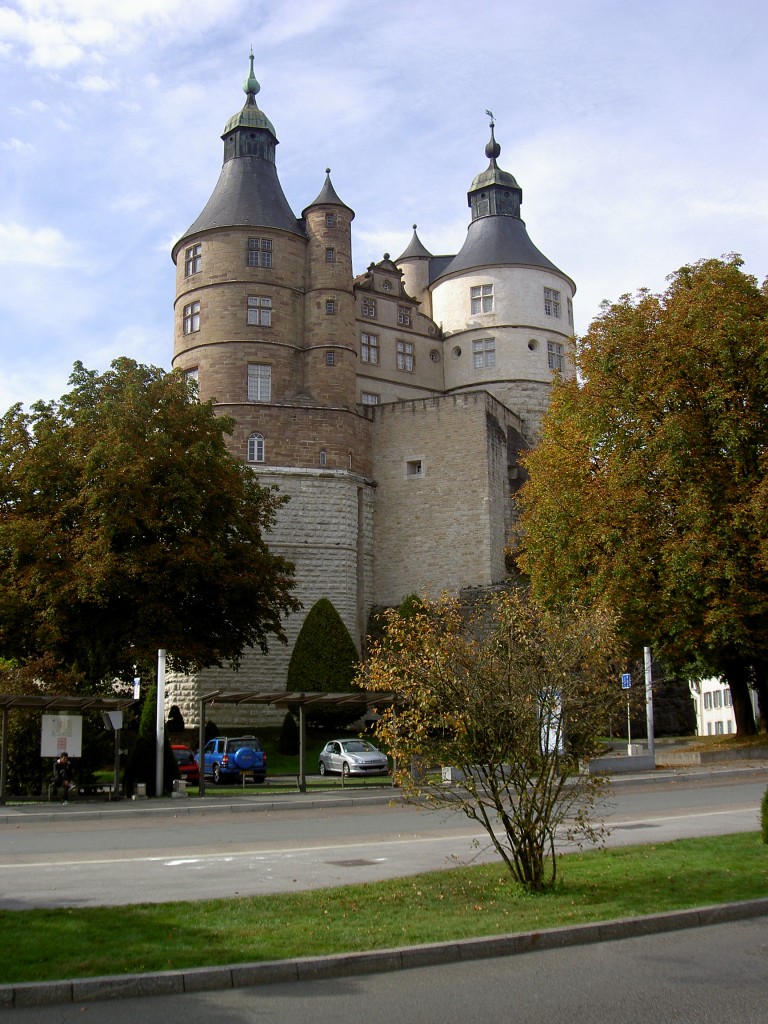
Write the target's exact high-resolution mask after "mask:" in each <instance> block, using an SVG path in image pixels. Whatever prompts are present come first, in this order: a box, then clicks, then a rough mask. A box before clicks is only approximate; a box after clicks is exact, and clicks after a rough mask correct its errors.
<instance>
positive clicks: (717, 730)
mask: <svg viewBox="0 0 768 1024" xmlns="http://www.w3.org/2000/svg"><path fill="white" fill-rule="evenodd" d="M715 735H717V736H722V735H723V723H722V722H715Z"/></svg>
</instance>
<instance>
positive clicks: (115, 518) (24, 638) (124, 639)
mask: <svg viewBox="0 0 768 1024" xmlns="http://www.w3.org/2000/svg"><path fill="white" fill-rule="evenodd" d="M70 384H71V386H72V390H71V391H69V393H68V394H66V395H64V397H63V398H61V400H60V401H58V402H39V403H37V404H36V405H34V406H33V407H32V409H31V410H30V411H29V412H26V411H24V410H23V408H22V407H21V406H18V405H17V406H14V407H13V408H11V409H10V410H9V411H8V412H7V413H6V414H5V415H4V416H3V417H2V419H1V420H0V574H1V575H2V580H3V587H2V592H0V655H2V656H4V657H6V658H11V659H13V660H14V662H15V663H16V664H19V665H24V664H28V663H31V662H34V661H36V660H38V659H45V661H46V663H47V664H48V666H49V668H48V675H50V674H51V673H54V672H55V671H56V670H57V669H58V670H61V671H62V672H70V673H71V672H75V673H76V675H77V676H78V678H79V679H80V680H81V682H82V684H83V685H88V686H92V687H93V686H97V685H98V684H99V683H100V682H101V681H102V680H105V679H113V678H116V677H117V678H125V679H130V678H132V676H133V674H134V669H133V666H134V665H136V664H144V665H153V664H154V661H155V658H156V652H157V650H158V648H165V649H167V650H168V652H169V656H170V658H171V661H172V663H173V664H174V666H176V667H179V668H181V669H185V670H193V669H196V668H200V667H203V666H205V665H219V664H222V663H224V662H225V661H227V662H235V663H236V662H237V661H238V659H239V658H240V656H241V655H242V653H243V651H244V650H245V649H246V648H248V647H252V646H258V647H260V648H262V649H266V647H267V642H268V639H270V638H275V639H280V640H283V639H284V634H283V627H282V618H283V616H284V615H286V614H287V613H289V612H291V611H293V610H295V609H296V608H297V606H298V605H297V602H296V601H295V599H294V598H293V596H292V594H291V590H292V588H293V586H294V583H293V567H292V566H291V564H290V563H289V562H287V561H285V560H284V559H283V558H281V557H279V556H277V555H274V554H273V553H272V552H270V550H269V548H268V546H267V542H266V535H267V533H268V532H269V530H270V529H271V527H272V526H273V523H274V520H275V515H276V512H277V509H278V507H279V505H280V504H281V499H280V497H279V496H277V495H276V494H275V493H274V491H272V490H270V489H266V488H264V487H262V486H261V485H260V484H259V483H258V480H257V479H256V477H255V476H254V474H253V472H252V471H251V470H250V469H249V468H248V467H247V466H245V465H244V464H241V463H239V462H238V461H237V460H236V459H234V458H233V457H232V456H231V455H230V454H229V453H228V451H227V449H226V446H225V443H224V436H225V434H226V433H228V432H230V431H231V429H232V421H231V420H228V419H226V418H223V417H217V416H215V415H214V412H213V407H212V405H211V404H210V403H206V404H202V403H199V402H198V401H197V400H196V398H195V395H194V393H193V390H192V388H193V385H189V384H187V383H186V382H185V380H184V378H183V377H182V376H181V375H180V374H178V373H170V374H169V373H166V372H165V371H163V370H161V369H157V368H155V367H149V366H142V365H140V364H138V363H136V362H134V361H133V360H130V359H119V360H117V361H115V362H114V363H113V364H112V366H111V368H110V369H109V370H108V371H107V372H106V373H102V374H99V373H97V372H95V371H91V370H87V369H85V368H84V367H83V366H82V364H80V363H77V364H75V368H74V372H73V374H72V377H71V378H70ZM46 678H47V676H46Z"/></svg>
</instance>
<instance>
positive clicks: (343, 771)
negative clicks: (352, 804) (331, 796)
mask: <svg viewBox="0 0 768 1024" xmlns="http://www.w3.org/2000/svg"><path fill="white" fill-rule="evenodd" d="M341 774H342V775H343V776H344V778H345V779H348V778H349V764H348V763H347V762H346V761H345V762H344V764H343V765H342V766H341Z"/></svg>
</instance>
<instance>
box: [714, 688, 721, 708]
mask: <svg viewBox="0 0 768 1024" xmlns="http://www.w3.org/2000/svg"><path fill="white" fill-rule="evenodd" d="M722 706H723V694H722V692H721V691H720V690H715V692H714V693H713V694H712V707H713V708H721V707H722Z"/></svg>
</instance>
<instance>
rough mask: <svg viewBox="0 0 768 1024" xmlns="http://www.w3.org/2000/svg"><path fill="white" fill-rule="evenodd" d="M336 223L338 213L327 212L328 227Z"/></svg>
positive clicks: (326, 223)
mask: <svg viewBox="0 0 768 1024" xmlns="http://www.w3.org/2000/svg"><path fill="white" fill-rule="evenodd" d="M335 223H336V214H335V213H326V215H325V226H326V227H327V228H332V227H333V226H334V224H335Z"/></svg>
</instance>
